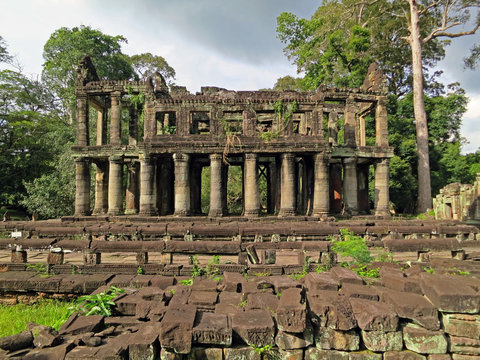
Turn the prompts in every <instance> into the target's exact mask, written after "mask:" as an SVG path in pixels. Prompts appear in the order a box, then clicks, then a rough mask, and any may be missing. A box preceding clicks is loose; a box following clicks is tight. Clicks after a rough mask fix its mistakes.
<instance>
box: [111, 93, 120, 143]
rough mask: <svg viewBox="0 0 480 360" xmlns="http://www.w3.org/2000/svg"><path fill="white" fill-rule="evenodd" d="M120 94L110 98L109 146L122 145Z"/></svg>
mask: <svg viewBox="0 0 480 360" xmlns="http://www.w3.org/2000/svg"><path fill="white" fill-rule="evenodd" d="M121 100H122V99H121V94H120V93H114V94H112V96H111V103H112V108H111V111H110V144H111V145H120V144H121V143H122V140H121V134H122V103H121Z"/></svg>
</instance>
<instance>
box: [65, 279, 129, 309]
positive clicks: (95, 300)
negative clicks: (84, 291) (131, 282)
mask: <svg viewBox="0 0 480 360" xmlns="http://www.w3.org/2000/svg"><path fill="white" fill-rule="evenodd" d="M124 292H125V290H124V289H119V288H117V287H115V286H110V288H109V289H108V290H106V291H103V292H101V293H99V294H92V295H84V296H80V297H79V298H78V301H77V304H76V305H74V306H72V307H71V308H70V309H71V310H72V311H78V312H79V313H80V315H83V316H89V315H103V316H111V315H112V306H115V302H114V301H113V300H114V299H115V298H116V297H117V296H118V295H120V294H123V293H124Z"/></svg>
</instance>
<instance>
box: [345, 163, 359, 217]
mask: <svg viewBox="0 0 480 360" xmlns="http://www.w3.org/2000/svg"><path fill="white" fill-rule="evenodd" d="M343 201H344V205H345V207H346V210H347V211H348V212H349V213H350V214H351V215H358V180H357V160H356V159H355V158H345V159H344V160H343Z"/></svg>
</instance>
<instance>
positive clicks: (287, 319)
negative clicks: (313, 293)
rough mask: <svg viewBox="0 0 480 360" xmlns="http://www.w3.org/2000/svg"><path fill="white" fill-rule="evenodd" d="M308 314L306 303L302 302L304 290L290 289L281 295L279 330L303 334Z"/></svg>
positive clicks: (278, 310)
mask: <svg viewBox="0 0 480 360" xmlns="http://www.w3.org/2000/svg"><path fill="white" fill-rule="evenodd" d="M306 313H307V310H306V306H305V303H303V302H302V289H299V288H289V289H286V290H284V291H283V292H282V293H281V296H280V301H279V303H278V307H277V311H276V319H277V326H278V328H279V330H281V331H289V332H294V333H301V332H303V331H304V330H305V328H306V324H307V319H306V318H307V315H306Z"/></svg>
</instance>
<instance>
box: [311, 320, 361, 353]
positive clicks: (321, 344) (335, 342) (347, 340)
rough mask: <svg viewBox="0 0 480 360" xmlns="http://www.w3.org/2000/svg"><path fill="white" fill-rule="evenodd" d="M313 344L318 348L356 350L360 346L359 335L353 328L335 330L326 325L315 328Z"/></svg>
mask: <svg viewBox="0 0 480 360" xmlns="http://www.w3.org/2000/svg"><path fill="white" fill-rule="evenodd" d="M315 344H316V346H317V348H318V349H323V350H330V349H332V350H344V351H356V350H358V349H359V348H360V337H359V336H358V333H357V332H356V331H355V330H348V331H342V330H335V329H331V328H328V327H323V326H322V327H319V328H317V329H316V334H315Z"/></svg>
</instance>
